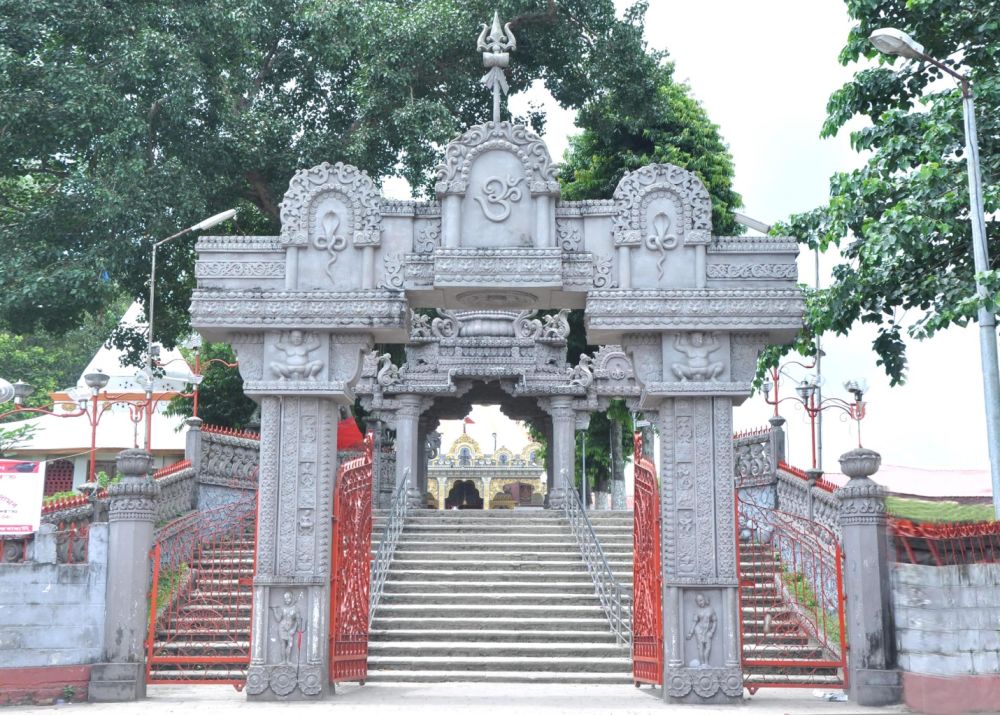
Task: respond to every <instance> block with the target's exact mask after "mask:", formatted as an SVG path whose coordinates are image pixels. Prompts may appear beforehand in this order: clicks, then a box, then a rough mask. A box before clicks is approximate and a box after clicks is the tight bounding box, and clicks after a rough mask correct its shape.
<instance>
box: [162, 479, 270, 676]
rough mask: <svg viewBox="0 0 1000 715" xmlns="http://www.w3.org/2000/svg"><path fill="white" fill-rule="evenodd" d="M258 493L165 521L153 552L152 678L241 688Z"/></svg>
mask: <svg viewBox="0 0 1000 715" xmlns="http://www.w3.org/2000/svg"><path fill="white" fill-rule="evenodd" d="M256 523H257V497H256V494H253V495H251V496H249V497H247V498H244V499H241V500H239V501H236V502H232V503H229V504H224V505H222V506H219V507H216V508H214V509H206V510H204V511H196V512H192V513H190V514H187V515H185V516H182V517H180V518H178V519H175V520H174V521H172V522H170V523H169V524H167V525H166V526H165V527H163V529H161V530H160V531H159V532H158V534H157V537H156V540H155V543H154V545H153V549H152V551H151V553H150V558H151V561H152V571H153V574H152V587H151V589H150V604H149V614H150V616H149V634H148V639H147V642H146V648H147V656H146V682H147V683H181V682H188V683H206V684H207V683H214V684H228V685H233V686H235V687H236V688H237V689H242V687H243V685H244V683H245V682H246V670H247V666H248V665H249V663H250V642H249V638H250V624H251V622H252V621H251V617H252V613H251V611H252V594H251V585H252V579H253V572H254V557H255V554H256Z"/></svg>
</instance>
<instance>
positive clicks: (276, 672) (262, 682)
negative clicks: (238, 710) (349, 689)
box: [246, 664, 333, 702]
mask: <svg viewBox="0 0 1000 715" xmlns="http://www.w3.org/2000/svg"><path fill="white" fill-rule="evenodd" d="M332 689H333V688H332V686H330V685H328V684H327V678H326V673H325V672H324V671H323V668H322V666H320V665H318V664H306V665H291V664H287V665H251V666H250V670H249V671H248V672H247V686H246V692H247V700H258V701H262V702H275V701H282V702H284V701H289V700H322V699H324V698H325V697H326V696H327V694H328V693H329V692H330V691H331V690H332Z"/></svg>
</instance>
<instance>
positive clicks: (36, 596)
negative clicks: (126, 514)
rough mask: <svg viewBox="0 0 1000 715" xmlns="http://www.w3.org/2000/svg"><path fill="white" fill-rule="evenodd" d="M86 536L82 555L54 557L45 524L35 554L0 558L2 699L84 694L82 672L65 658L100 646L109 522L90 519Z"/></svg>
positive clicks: (86, 660) (86, 658) (83, 661)
mask: <svg viewBox="0 0 1000 715" xmlns="http://www.w3.org/2000/svg"><path fill="white" fill-rule="evenodd" d="M88 538H89V544H88V548H87V561H86V562H85V563H79V564H61V563H56V543H55V540H56V534H55V531H54V527H52V526H50V525H43V527H42V529H41V530H40V532H39V533H38V535H37V536H36V539H35V544H34V550H33V559H34V560H32V561H27V562H24V563H4V564H0V704H7V703H35V702H45V701H46V699H51V698H52V697H70V698H77V699H78V698H81V697H85V696H86V685H85V683H86V674H85V673H84V674H83V675H81V674H80V672H78V671H79V668H73V667H70V666H80V665H87V664H90V663H94V662H96V661H97V660H99V659H100V657H101V653H102V651H103V650H104V623H105V596H106V583H107V561H108V525H107V524H106V523H96V524H91V525H90V533H89V537H88ZM32 669H46V670H44V671H42V670H32ZM46 681H50V683H49V684H47V682H46ZM73 684H75V685H76V687H75V689H74V688H73ZM67 686H68V687H67Z"/></svg>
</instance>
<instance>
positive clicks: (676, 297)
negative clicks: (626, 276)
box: [585, 288, 804, 342]
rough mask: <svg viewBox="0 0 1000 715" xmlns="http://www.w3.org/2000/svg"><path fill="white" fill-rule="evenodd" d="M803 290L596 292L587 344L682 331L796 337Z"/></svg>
mask: <svg viewBox="0 0 1000 715" xmlns="http://www.w3.org/2000/svg"><path fill="white" fill-rule="evenodd" d="M803 314H804V302H803V298H802V293H801V291H799V290H798V289H793V288H789V289H774V288H766V289H742V290H736V289H727V290H695V289H692V290H595V291H591V292H590V294H589V295H588V297H587V308H586V316H585V320H586V325H587V336H588V340H591V341H598V342H620V341H621V338H622V336H623V335H624V334H627V333H640V332H651V333H656V332H660V331H683V330H700V331H705V330H717V331H756V332H761V331H766V332H767V333H768V334H769V336H770V338H771V340H772V341H776V342H777V341H781V340H788V339H791V338H792V337H793V336H794V334H795V333H796V332H797V331H798V330H799V328H800V327H801V326H802V316H803Z"/></svg>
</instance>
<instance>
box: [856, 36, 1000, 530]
mask: <svg viewBox="0 0 1000 715" xmlns="http://www.w3.org/2000/svg"><path fill="white" fill-rule="evenodd" d="M868 39H869V40H870V41H871V43H872V44H873V45H874V46H875V47H876V49H878V50H879V51H880V52H883V53H885V54H887V55H898V56H899V57H905V58H907V59H911V60H920V61H922V62H928V63H930V64H932V65H934V66H935V67H937V68H938V69H939V70H941V71H942V72H944V73H945V74H948V75H950V76H951V77H953V78H954V79H955V80H957V81H958V84H959V87H960V88H961V90H962V114H963V116H964V119H965V164H966V169H967V170H968V174H969V219H970V221H971V223H972V256H973V261H974V263H975V268H976V276H975V281H976V295H977V297H978V298H979V309H978V316H977V320H978V321H979V353H980V358H981V360H982V368H983V398H984V400H985V402H986V439H987V442H988V446H989V454H990V474H991V477H992V484H993V508H994V510H995V512H996V515H997V518H1000V368H998V365H997V332H996V329H997V325H996V316H995V315H994V314H993V312H992V311H991V310H990V309H989V308H987V307H986V305H987V302H988V298H989V295H988V292H987V289H986V286H985V285H984V284H983V282H982V281H981V280H980V279H979V276H980V274H982V273H985V272H986V271H988V270H989V269H990V259H989V252H988V251H987V248H986V220H985V217H984V211H983V180H982V176H981V173H980V166H979V139H978V136H977V133H976V109H975V106H974V105H973V101H972V100H973V94H972V81H971V80H970V79H969V77H968V76H966V75H964V74H962V73H961V72H957V71H955V70H954V69H953V68H952V67H949V66H948V65H947V64H945V63H944V62H941V61H940V60H937V59H935V58H933V57H931V56H930V55H928V54H927V53H926V52H925V51H924V46H923V45H921V44H920V43H919V42H917V41H916V40H914V39H913V38H912V37H910V36H909V35H908V34H906V33H905V32H903V31H902V30H897V29H896V28H893V27H885V28H882V29H880V30H875V32H873V33H872V34H871V35H870V36H869V38H868Z"/></svg>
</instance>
